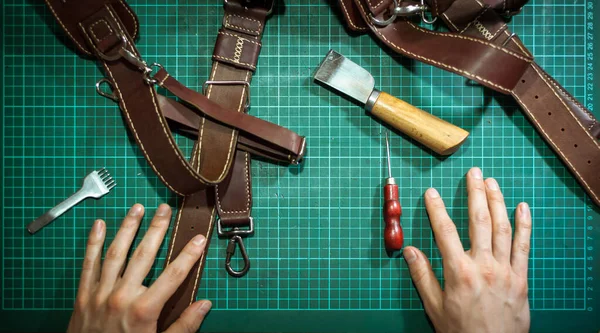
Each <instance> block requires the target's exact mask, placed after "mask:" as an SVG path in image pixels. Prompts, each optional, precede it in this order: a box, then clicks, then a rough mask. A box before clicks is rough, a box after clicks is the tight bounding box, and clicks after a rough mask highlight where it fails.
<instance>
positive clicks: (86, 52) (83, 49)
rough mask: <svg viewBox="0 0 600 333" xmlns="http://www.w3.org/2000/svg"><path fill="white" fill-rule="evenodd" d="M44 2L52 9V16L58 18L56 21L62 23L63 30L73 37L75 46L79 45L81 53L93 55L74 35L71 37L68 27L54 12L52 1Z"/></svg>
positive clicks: (46, 0)
mask: <svg viewBox="0 0 600 333" xmlns="http://www.w3.org/2000/svg"><path fill="white" fill-rule="evenodd" d="M44 1H45V2H46V4H47V5H48V7H49V8H50V11H51V12H52V15H54V17H56V20H57V21H58V23H60V25H61V26H62V27H63V30H65V32H66V33H67V35H69V37H71V40H72V41H73V42H75V44H77V46H79V48H80V49H81V51H82V52H83V53H85V54H89V55H91V54H92V53H91V52H90V51H88V50H86V49H85V48H84V47H83V46H81V44H79V42H78V41H77V39H75V38H74V37H73V35H71V32H69V29H67V27H66V26H65V24H64V23H63V21H62V20H61V19H60V17H58V14H56V11H54V8H52V5H51V4H50V1H48V0H44ZM79 25H80V26H81V27H82V28H83V26H82V25H81V23H79ZM90 42H91V41H90Z"/></svg>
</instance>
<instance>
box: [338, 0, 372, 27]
mask: <svg viewBox="0 0 600 333" xmlns="http://www.w3.org/2000/svg"><path fill="white" fill-rule="evenodd" d="M338 4H339V6H340V9H341V10H342V15H344V18H345V19H346V23H347V24H348V28H349V29H350V30H353V31H360V32H365V31H368V30H369V27H368V26H367V24H366V23H365V21H364V20H363V19H362V17H361V16H360V13H359V12H358V8H357V7H356V5H355V4H354V2H352V0H338Z"/></svg>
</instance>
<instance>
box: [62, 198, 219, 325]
mask: <svg viewBox="0 0 600 333" xmlns="http://www.w3.org/2000/svg"><path fill="white" fill-rule="evenodd" d="M142 216H144V206H142V205H140V204H135V205H134V206H133V207H131V209H130V210H129V213H128V214H127V216H126V217H125V219H124V220H123V223H122V224H121V229H119V232H118V233H117V235H116V236H115V239H114V241H113V242H112V244H111V245H110V247H109V248H108V251H107V252H106V257H105V259H104V262H103V263H102V265H101V256H102V247H103V244H104V237H105V235H106V225H105V223H104V221H102V220H97V221H96V222H94V226H93V227H92V231H91V232H90V236H89V239H88V243H87V251H86V254H85V258H84V260H83V270H82V272H81V280H80V282H79V290H78V292H77V298H76V300H75V310H74V311H73V315H72V317H71V321H70V322H69V328H68V329H67V332H78V333H79V332H111V333H113V332H156V330H157V327H156V325H157V321H158V316H159V315H160V312H161V310H162V308H163V307H164V305H165V303H166V302H167V300H168V299H169V297H170V296H171V295H172V294H173V293H174V292H175V290H176V289H177V287H179V285H180V284H181V283H182V282H183V280H184V278H185V277H186V276H187V274H188V272H189V271H190V270H191V268H192V266H193V265H194V263H195V262H196V261H198V259H199V258H200V255H201V254H202V252H203V251H204V246H205V245H206V238H204V236H202V235H197V236H196V237H194V238H193V239H192V240H191V241H190V242H189V243H188V244H187V245H186V246H185V248H184V249H183V251H182V252H181V253H180V254H179V256H177V258H176V259H175V260H173V261H172V262H171V263H170V264H169V265H168V266H167V267H166V268H165V270H164V271H163V272H162V274H161V275H160V276H159V277H158V279H156V281H155V282H154V283H153V284H152V285H151V286H150V287H146V286H144V285H142V282H143V281H144V278H145V277H146V275H148V272H149V271H150V269H151V268H152V264H153V263H154V260H155V259H156V253H157V252H158V249H159V247H160V244H161V243H162V241H163V239H164V238H165V234H166V232H167V229H168V228H169V222H170V221H171V208H170V207H169V206H168V205H165V204H162V205H160V207H158V210H157V211H156V214H155V215H154V218H153V219H152V222H151V223H150V227H149V228H148V231H147V232H146V235H145V236H144V238H143V239H142V241H141V242H140V244H139V245H138V247H137V248H136V249H135V251H134V252H133V255H132V256H131V260H130V261H129V263H128V264H127V267H125V261H126V259H127V253H128V252H129V248H130V247H131V243H132V242H133V239H134V238H135V235H136V233H137V230H138V228H139V226H140V221H141V220H142ZM100 266H102V269H101V268H100ZM210 308H211V303H210V301H207V300H203V301H197V302H195V303H193V304H191V305H190V306H189V307H188V308H187V309H186V310H185V311H184V312H183V314H182V315H181V317H179V319H177V321H175V322H174V323H173V324H172V325H171V326H170V327H169V329H167V331H166V332H196V331H197V330H198V328H199V327H200V324H201V323H202V320H203V319H204V316H205V315H206V313H207V312H208V311H209V310H210Z"/></svg>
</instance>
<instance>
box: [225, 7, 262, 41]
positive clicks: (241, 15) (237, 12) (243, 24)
mask: <svg viewBox="0 0 600 333" xmlns="http://www.w3.org/2000/svg"><path fill="white" fill-rule="evenodd" d="M266 2H268V3H264V4H261V5H262V6H264V7H262V6H258V7H248V6H247V5H248V4H246V3H244V4H241V3H238V2H236V1H235V0H228V1H225V3H224V4H223V7H224V8H225V14H224V16H223V27H225V28H227V29H228V30H233V31H237V32H240V33H243V34H247V35H250V36H254V37H258V36H260V35H262V32H263V29H264V24H263V23H261V21H262V22H264V21H265V18H266V17H267V15H269V13H270V12H271V9H272V7H273V1H266Z"/></svg>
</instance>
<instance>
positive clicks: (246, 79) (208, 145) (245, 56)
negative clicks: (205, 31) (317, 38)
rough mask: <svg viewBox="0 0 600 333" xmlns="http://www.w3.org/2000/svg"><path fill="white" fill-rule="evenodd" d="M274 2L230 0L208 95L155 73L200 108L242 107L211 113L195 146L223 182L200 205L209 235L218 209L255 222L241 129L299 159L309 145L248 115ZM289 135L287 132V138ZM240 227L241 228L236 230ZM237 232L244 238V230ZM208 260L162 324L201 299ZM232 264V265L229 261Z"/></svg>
mask: <svg viewBox="0 0 600 333" xmlns="http://www.w3.org/2000/svg"><path fill="white" fill-rule="evenodd" d="M271 6H272V3H271V4H263V3H261V4H259V5H257V6H252V3H248V2H246V1H244V2H243V3H242V2H241V1H237V0H228V1H226V2H225V5H224V8H225V11H224V12H225V13H224V18H223V27H222V29H221V30H220V31H219V34H218V37H217V42H216V44H215V50H214V53H213V61H214V62H213V68H212V71H211V75H210V77H209V81H208V82H207V83H210V84H209V85H208V90H207V97H208V99H206V98H203V96H202V97H200V96H197V95H196V94H195V93H194V92H193V91H192V90H190V89H188V88H186V87H185V86H183V85H181V84H180V83H179V82H177V81H176V80H175V79H173V78H172V77H170V76H169V75H168V74H167V73H166V71H162V70H161V71H159V72H158V73H157V74H156V76H155V79H156V80H157V81H159V84H160V85H161V86H163V87H165V88H166V89H168V90H169V91H171V92H172V93H174V94H175V95H176V96H178V97H179V98H181V99H182V100H184V101H185V102H186V103H187V104H188V105H191V106H193V107H194V108H196V109H198V110H206V109H209V110H218V109H219V108H221V109H223V110H235V111H236V113H231V114H228V116H230V117H229V118H228V119H222V118H220V117H221V116H222V115H223V114H224V112H222V111H218V112H216V113H215V114H209V113H206V112H205V113H204V114H203V115H202V116H203V117H202V118H201V122H200V125H199V132H198V142H197V144H196V146H195V147H194V151H193V155H194V158H195V159H196V162H197V166H198V170H200V172H201V173H202V174H203V175H207V177H208V178H209V179H211V180H213V181H214V182H218V183H219V184H217V185H216V186H215V188H214V192H212V189H211V193H210V195H208V194H206V195H207V196H209V197H210V198H211V199H212V200H214V201H216V202H214V201H213V202H208V201H207V202H201V203H199V205H200V209H203V210H206V211H208V210H209V209H208V208H209V207H206V206H203V205H210V210H211V214H210V216H209V215H208V214H206V215H205V216H202V217H201V218H202V219H203V221H200V222H198V223H201V224H202V225H203V226H208V228H209V232H208V234H209V235H210V233H212V230H213V228H214V227H213V224H214V219H215V214H214V211H215V209H216V211H217V212H218V215H219V221H218V223H220V224H222V225H223V226H224V227H234V228H240V227H246V226H249V225H250V224H251V222H252V219H251V217H250V212H251V207H252V191H251V176H250V154H249V153H248V152H246V151H242V150H240V149H237V148H238V139H239V138H240V137H241V136H240V133H239V132H238V130H237V129H240V130H243V131H244V132H243V133H244V134H248V135H246V137H247V138H250V137H255V138H261V139H262V141H263V142H268V143H269V146H271V147H277V149H276V151H278V152H279V151H282V150H287V151H289V152H294V153H298V155H297V156H295V157H293V158H294V159H297V158H301V156H302V153H301V152H302V151H303V149H304V148H303V147H304V144H305V143H304V138H301V137H297V136H294V135H293V134H292V133H293V132H291V131H285V130H283V131H282V130H276V131H274V129H273V128H272V127H270V126H271V125H272V124H271V125H269V126H264V125H261V122H262V121H261V120H260V119H257V118H253V117H250V116H247V115H245V114H244V112H247V108H246V104H247V98H248V94H249V91H248V89H249V83H250V80H251V77H252V71H253V70H254V69H255V68H256V62H257V60H258V53H259V52H260V46H261V45H260V37H261V35H262V31H263V27H264V23H265V21H266V18H267V14H268V12H269V11H270V8H271ZM171 104H172V103H171ZM175 109H177V108H174V110H175ZM179 110H181V108H179ZM204 116H206V117H204ZM235 116H238V117H235ZM178 118H179V119H183V120H184V121H186V120H188V121H189V120H190V117H189V116H187V117H178ZM267 124H268V123H267ZM230 125H234V126H230ZM236 128H237V129H236ZM283 135H285V137H282V136H283ZM253 141H254V140H246V141H245V142H246V144H248V143H252V142H253ZM196 204H198V203H195V202H191V201H183V202H182V204H181V207H180V210H182V211H186V210H192V209H194V205H196ZM196 208H197V207H196ZM186 218H190V219H197V217H196V216H193V215H190V216H188V217H186V216H183V217H181V219H178V221H180V223H182V224H183V225H188V224H190V223H193V222H191V221H188V220H186ZM219 229H220V228H219ZM184 230H185V229H184ZM202 230H204V229H202ZM234 232H237V231H236V230H235V229H234ZM196 233H197V232H194V231H190V230H185V232H184V233H178V234H177V235H175V234H174V236H173V237H172V241H171V244H170V245H169V252H173V254H177V253H178V251H180V249H181V248H183V246H184V245H185V244H186V243H187V242H188V241H189V240H190V239H191V238H192V237H193V236H194V235H195V234H196ZM236 237H238V238H239V235H236ZM237 242H241V243H240V246H243V242H242V241H241V238H239V240H237ZM231 245H233V246H235V245H236V243H231V242H230V246H229V247H228V255H227V259H228V260H229V259H230V256H231V253H230V252H229V248H230V247H231ZM177 249H179V250H177ZM244 255H245V249H244ZM167 264H168V261H167ZM203 265H204V263H203V262H202V261H201V262H200V263H199V266H198V270H197V271H196V272H192V274H191V275H193V274H196V277H195V278H190V277H189V276H188V279H187V280H186V281H185V282H184V284H183V285H182V286H181V287H180V288H179V290H178V291H177V293H176V295H175V296H174V297H173V298H172V299H171V300H170V301H169V303H170V304H172V305H171V307H170V308H165V310H164V311H163V313H162V314H161V318H160V320H159V329H165V328H167V327H168V325H170V324H171V323H172V322H173V321H174V320H176V319H177V317H178V316H179V315H180V314H181V313H182V312H183V311H184V310H185V308H186V307H187V306H188V305H189V304H190V303H191V302H193V301H194V300H195V297H196V293H197V283H198V280H199V276H200V275H199V274H201V271H202V267H203ZM226 265H227V266H226V267H227V268H229V266H228V265H229V264H228V262H227V263H226ZM246 265H247V266H246V269H247V268H249V264H246ZM230 274H231V273H230Z"/></svg>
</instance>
